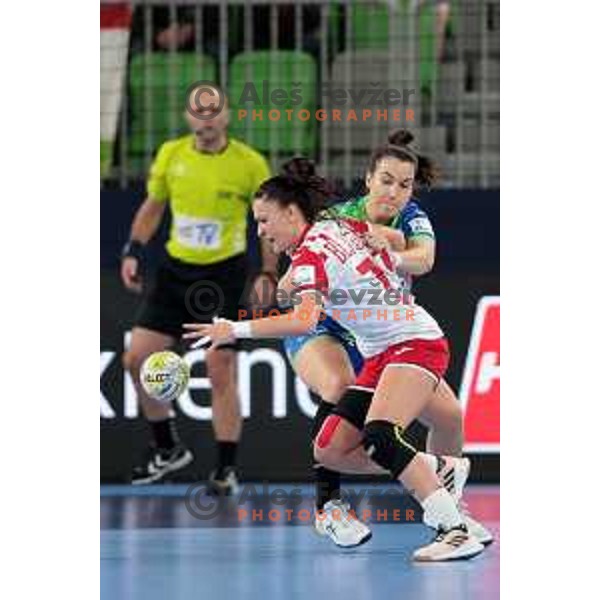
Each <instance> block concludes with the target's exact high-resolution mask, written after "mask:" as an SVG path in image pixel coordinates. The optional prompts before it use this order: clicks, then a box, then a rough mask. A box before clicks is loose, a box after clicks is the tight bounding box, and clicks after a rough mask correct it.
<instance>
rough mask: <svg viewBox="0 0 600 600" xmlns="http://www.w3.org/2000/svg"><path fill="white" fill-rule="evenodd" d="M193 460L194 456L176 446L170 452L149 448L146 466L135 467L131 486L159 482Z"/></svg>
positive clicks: (181, 447) (185, 449)
mask: <svg viewBox="0 0 600 600" xmlns="http://www.w3.org/2000/svg"><path fill="white" fill-rule="evenodd" d="M193 460H194V455H193V454H192V453H191V452H190V451H189V450H188V449H187V448H184V447H183V446H180V445H177V446H175V447H174V448H171V449H170V450H166V449H160V448H159V449H157V448H150V449H149V452H148V456H147V457H146V464H145V465H142V466H141V467H135V469H134V470H133V475H132V477H131V483H132V485H143V484H147V483H154V482H156V481H161V480H162V479H164V478H165V477H166V476H167V475H169V474H170V473H173V472H174V471H179V469H183V468H184V467H186V466H187V465H189V464H190V463H191V462H192V461H193Z"/></svg>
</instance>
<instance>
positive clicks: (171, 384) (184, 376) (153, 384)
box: [140, 351, 190, 404]
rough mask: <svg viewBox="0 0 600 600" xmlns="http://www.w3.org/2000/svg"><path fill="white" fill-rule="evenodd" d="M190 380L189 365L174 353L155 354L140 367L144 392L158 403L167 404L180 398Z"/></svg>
mask: <svg viewBox="0 0 600 600" xmlns="http://www.w3.org/2000/svg"><path fill="white" fill-rule="evenodd" d="M189 380H190V367H189V365H188V364H187V363H186V362H185V361H184V360H183V358H181V356H179V355H178V354H175V352H170V351H165V352H155V353H154V354H151V355H150V356H149V357H148V358H147V359H146V360H145V361H144V364H143V365H142V369H141V371H140V381H141V383H142V387H143V388H144V391H145V392H146V393H147V394H148V396H150V397H151V398H154V400H157V401H158V402H163V403H165V404H166V403H169V402H173V400H175V399H176V398H178V397H179V396H181V394H183V392H184V391H185V389H186V388H187V385H188V382H189Z"/></svg>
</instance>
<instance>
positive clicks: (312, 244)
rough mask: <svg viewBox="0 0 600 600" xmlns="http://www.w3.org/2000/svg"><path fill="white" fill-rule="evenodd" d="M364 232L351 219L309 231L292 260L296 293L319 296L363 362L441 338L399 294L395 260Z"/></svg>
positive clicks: (426, 316) (434, 326) (363, 225)
mask: <svg viewBox="0 0 600 600" xmlns="http://www.w3.org/2000/svg"><path fill="white" fill-rule="evenodd" d="M368 230H369V226H368V224H367V223H364V222H361V221H355V220H351V219H327V220H323V221H317V222H316V223H315V224H314V225H312V226H311V227H309V228H307V230H306V231H305V232H304V235H303V238H302V239H301V242H300V244H299V246H298V247H297V249H296V251H295V252H294V253H293V255H292V264H291V273H290V275H291V281H292V285H293V286H294V289H295V291H296V292H303V291H317V292H318V293H319V294H320V295H321V298H322V301H323V304H324V307H325V310H326V312H327V314H328V315H330V316H331V317H333V318H334V319H336V320H337V321H339V323H340V325H342V326H343V327H345V328H346V329H348V330H349V331H351V332H352V334H353V335H354V336H355V338H356V343H357V345H358V348H359V350H360V351H361V353H362V354H363V356H365V357H367V358H368V357H370V356H374V355H376V354H379V353H380V352H383V351H385V350H386V349H387V348H388V347H389V346H391V345H392V344H399V343H401V342H405V341H407V340H411V339H425V340H434V339H439V338H441V337H443V335H444V334H443V332H442V330H441V329H440V327H439V325H438V324H437V323H436V321H435V319H433V317H431V315H429V313H427V311H426V310H425V309H424V308H422V307H421V306H419V305H417V304H414V303H411V304H407V303H406V297H405V296H403V295H402V294H401V293H400V292H398V289H399V288H400V287H401V286H400V279H399V276H398V275H397V273H396V269H395V265H394V259H393V258H392V257H391V255H390V254H389V252H387V251H386V250H373V249H372V248H371V247H370V246H369V245H368V243H367V240H366V238H365V236H364V235H363V234H365V233H367V232H368ZM411 298H412V297H411ZM411 302H412V300H411Z"/></svg>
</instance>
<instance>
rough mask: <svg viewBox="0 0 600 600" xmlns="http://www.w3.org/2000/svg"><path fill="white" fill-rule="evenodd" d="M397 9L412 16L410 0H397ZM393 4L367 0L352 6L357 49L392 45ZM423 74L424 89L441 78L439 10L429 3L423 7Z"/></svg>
mask: <svg viewBox="0 0 600 600" xmlns="http://www.w3.org/2000/svg"><path fill="white" fill-rule="evenodd" d="M396 3H397V8H396V9H395V10H398V11H402V13H401V15H400V16H401V18H402V17H403V16H404V15H406V16H407V15H408V11H407V2H406V1H405V0H396ZM389 10H390V9H389V7H388V6H386V5H385V4H384V5H376V6H373V5H371V4H365V3H364V0H363V1H361V2H355V3H354V5H353V6H352V8H351V13H350V14H351V16H350V21H351V28H352V39H353V42H354V43H353V47H354V49H356V50H385V49H387V48H389V46H390V28H391V27H392V21H391V20H390V12H389ZM391 33H392V36H401V35H402V33H401V31H398V32H393V31H392V32H391ZM418 35H419V77H420V82H421V89H423V90H431V88H432V86H433V82H434V81H435V78H436V77H437V60H436V43H435V9H434V7H433V6H431V4H430V3H425V4H424V5H423V6H422V7H421V9H420V10H419V31H418Z"/></svg>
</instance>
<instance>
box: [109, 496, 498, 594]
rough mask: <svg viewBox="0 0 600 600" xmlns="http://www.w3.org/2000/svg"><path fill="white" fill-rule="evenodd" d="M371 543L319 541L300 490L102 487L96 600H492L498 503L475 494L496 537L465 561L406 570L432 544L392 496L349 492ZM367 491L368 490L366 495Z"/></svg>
mask: <svg viewBox="0 0 600 600" xmlns="http://www.w3.org/2000/svg"><path fill="white" fill-rule="evenodd" d="M344 487H345V488H346V487H347V488H351V492H352V494H353V495H351V499H352V504H353V506H354V507H355V508H356V513H357V515H358V516H359V517H366V518H367V519H368V520H369V521H370V526H371V528H372V530H373V538H372V539H371V540H370V541H369V542H368V543H367V544H364V545H363V546H360V547H359V548H355V549H350V550H342V549H340V548H337V547H336V546H334V545H333V544H332V542H331V541H330V540H328V539H324V538H320V537H319V536H317V535H316V534H315V533H314V532H313V530H312V527H311V522H312V520H311V519H310V518H309V509H310V507H311V506H312V499H311V494H312V492H313V490H312V487H311V486H308V485H294V484H288V485H282V484H269V485H268V486H267V485H266V484H248V485H247V486H246V487H245V488H243V489H242V494H241V495H240V496H238V497H237V498H235V499H221V500H218V501H216V500H214V499H212V498H208V497H207V496H206V495H205V494H204V493H203V488H202V486H201V485H200V484H198V485H196V486H191V487H188V486H185V485H157V486H148V487H141V488H140V487H136V488H133V487H131V486H102V488H101V534H100V557H101V597H102V598H105V599H106V600H109V599H110V600H121V599H123V600H125V599H127V600H138V599H139V600H142V599H143V600H155V599H161V600H162V599H165V600H167V599H168V600H188V599H190V600H191V599H194V600H200V599H205V598H206V599H211V600H212V599H213V598H215V599H217V600H229V599H231V600H238V599H246V598H247V599H249V600H259V599H261V598H265V599H269V600H271V599H272V600H275V599H277V600H279V599H286V600H288V599H295V598H302V599H304V598H308V599H311V600H320V599H321V598H323V599H325V600H337V599H342V598H343V599H344V600H348V599H353V598H360V599H361V600H371V599H373V600H392V599H405V600H413V599H415V600H433V599H436V600H440V599H442V600H446V599H448V600H455V599H456V600H458V599H461V600H462V599H467V598H468V599H475V600H488V599H489V600H492V599H497V598H499V597H500V594H499V577H500V541H499V535H500V522H499V520H500V517H499V512H500V508H499V502H500V493H499V488H498V487H497V486H472V487H471V488H470V489H467V491H466V494H465V499H466V500H467V501H468V503H469V508H470V510H471V512H472V514H473V516H475V517H477V518H478V519H479V520H481V521H482V522H483V523H484V524H485V525H486V526H487V527H488V528H489V529H491V531H492V532H493V533H494V534H495V536H496V541H495V542H494V543H493V544H492V545H491V546H489V547H488V548H487V549H486V550H485V551H484V553H483V554H481V555H480V556H478V557H476V558H475V559H473V560H471V561H466V562H463V561H459V562H453V563H443V564H430V565H426V564H415V563H413V562H411V560H410V557H411V554H412V551H413V550H414V549H415V548H417V547H418V546H420V545H422V544H424V543H426V542H427V541H429V540H430V539H431V538H432V531H431V530H430V529H428V528H426V527H425V526H423V525H421V524H420V522H419V517H420V515H419V512H418V507H416V505H415V504H414V502H413V501H412V500H411V499H409V498H407V497H406V496H405V495H401V494H400V493H399V491H398V489H397V488H396V487H395V486H392V485H389V484H385V485H383V484H378V485H376V486H367V485H365V484H362V485H359V484H354V485H352V484H348V485H347V486H346V485H344ZM374 488H376V489H375V491H374Z"/></svg>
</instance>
